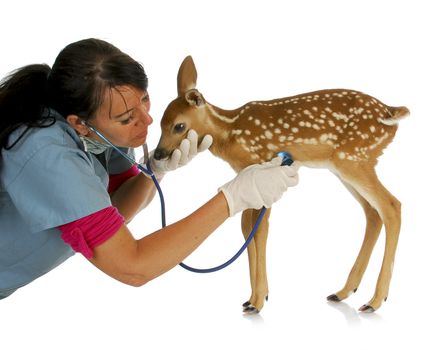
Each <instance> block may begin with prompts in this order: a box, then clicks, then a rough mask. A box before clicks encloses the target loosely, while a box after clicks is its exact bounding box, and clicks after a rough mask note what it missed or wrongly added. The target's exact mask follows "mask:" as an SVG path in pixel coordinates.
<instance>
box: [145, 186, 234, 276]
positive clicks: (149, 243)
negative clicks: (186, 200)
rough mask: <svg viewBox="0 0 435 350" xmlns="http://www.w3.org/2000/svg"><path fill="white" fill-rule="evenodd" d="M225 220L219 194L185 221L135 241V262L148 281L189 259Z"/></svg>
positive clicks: (222, 200) (222, 197) (223, 204)
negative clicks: (141, 267) (136, 247)
mask: <svg viewBox="0 0 435 350" xmlns="http://www.w3.org/2000/svg"><path fill="white" fill-rule="evenodd" d="M228 217H229V212H228V204H227V201H226V199H225V197H224V195H223V194H222V193H219V194H217V195H216V196H215V197H213V198H212V199H211V200H210V201H208V202H207V203H206V204H204V205H203V206H202V207H200V208H199V209H198V210H196V211H195V212H193V213H192V214H190V215H189V216H187V217H186V218H184V219H182V220H180V221H178V222H176V223H174V224H172V225H169V226H167V227H165V228H164V229H161V230H159V231H156V232H154V233H152V234H150V235H148V236H146V237H144V238H142V239H141V240H139V241H138V251H137V252H138V259H139V261H140V264H142V266H143V270H144V271H145V272H146V276H147V277H146V279H147V280H151V279H153V278H155V277H157V276H159V275H161V274H162V273H164V272H166V271H168V270H169V269H171V268H173V267H174V266H176V265H177V264H178V263H180V262H181V261H183V260H184V259H185V258H186V257H187V256H188V255H190V254H191V253H192V252H193V251H194V250H195V249H196V248H197V247H198V246H199V245H200V244H201V243H202V242H204V240H205V239H206V238H207V237H208V236H209V235H210V234H211V233H212V232H213V231H215V230H216V228H218V227H219V226H220V225H221V224H222V223H223V222H224V221H225V220H226V219H227V218H228Z"/></svg>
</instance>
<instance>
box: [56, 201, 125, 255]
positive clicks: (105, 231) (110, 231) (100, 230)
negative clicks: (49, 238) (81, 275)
mask: <svg viewBox="0 0 435 350" xmlns="http://www.w3.org/2000/svg"><path fill="white" fill-rule="evenodd" d="M123 223H124V218H123V217H122V216H121V214H119V212H118V209H116V208H115V207H107V208H104V209H102V210H100V211H97V212H96V213H93V214H91V215H88V216H85V217H84V218H81V219H78V220H76V221H73V222H70V223H68V224H65V225H61V226H59V227H58V228H59V230H60V231H61V232H62V235H61V238H62V239H63V240H64V242H65V243H67V244H69V245H70V246H71V247H72V248H73V250H74V251H75V252H77V253H82V254H83V255H84V256H85V257H86V258H87V259H90V258H92V257H93V256H94V251H93V249H94V248H95V247H97V246H99V245H100V244H103V243H104V242H105V241H107V240H108V239H109V238H110V237H112V236H113V235H114V234H115V233H116V232H117V231H118V230H119V228H120V227H121V226H122V224H123Z"/></svg>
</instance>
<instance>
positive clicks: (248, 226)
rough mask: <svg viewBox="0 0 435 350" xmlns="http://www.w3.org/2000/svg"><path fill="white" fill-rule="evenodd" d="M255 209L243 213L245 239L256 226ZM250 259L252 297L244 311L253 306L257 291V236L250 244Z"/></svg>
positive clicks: (245, 305)
mask: <svg viewBox="0 0 435 350" xmlns="http://www.w3.org/2000/svg"><path fill="white" fill-rule="evenodd" d="M253 211H254V210H253V209H247V210H245V211H244V212H243V213H242V232H243V237H245V240H246V239H248V236H249V234H250V233H251V231H252V227H253V226H254V223H255V220H254V222H253V221H252V218H253ZM248 260H249V277H250V281H251V297H250V298H249V300H248V301H247V302H246V303H244V304H243V305H242V306H243V309H244V310H243V311H247V310H246V309H247V308H249V307H251V306H252V305H251V300H253V299H254V291H255V276H256V271H257V252H256V249H255V237H254V238H253V239H252V241H251V243H250V244H249V245H248Z"/></svg>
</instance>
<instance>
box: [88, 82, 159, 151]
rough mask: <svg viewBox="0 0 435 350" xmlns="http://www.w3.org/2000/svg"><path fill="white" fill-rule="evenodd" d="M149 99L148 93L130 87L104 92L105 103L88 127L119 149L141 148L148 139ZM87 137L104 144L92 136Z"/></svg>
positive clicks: (150, 121) (118, 87)
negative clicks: (94, 129)
mask: <svg viewBox="0 0 435 350" xmlns="http://www.w3.org/2000/svg"><path fill="white" fill-rule="evenodd" d="M149 110H150V99H149V96H148V92H147V91H143V90H140V89H137V88H135V87H132V86H126V85H123V86H117V87H114V88H111V89H110V90H109V91H107V92H106V96H105V98H104V102H103V104H102V106H101V107H100V109H99V110H98V111H97V114H96V117H95V118H93V119H92V120H90V121H89V124H90V125H91V126H93V127H94V128H96V129H97V130H98V131H99V132H101V133H102V134H103V135H104V136H105V137H107V138H108V139H109V140H110V141H111V142H112V143H114V144H115V145H117V146H121V147H133V148H135V147H139V146H142V145H143V144H144V143H145V141H146V138H147V134H148V126H149V125H150V124H151V123H152V122H153V119H152V118H151V116H150V115H149ZM88 136H90V137H92V138H95V139H97V140H99V141H100V142H104V141H103V140H101V139H100V138H99V137H98V136H97V135H95V133H93V132H91V133H90V134H89V135H88Z"/></svg>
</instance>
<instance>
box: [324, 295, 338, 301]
mask: <svg viewBox="0 0 435 350" xmlns="http://www.w3.org/2000/svg"><path fill="white" fill-rule="evenodd" d="M326 300H328V301H334V302H339V301H341V299H340V298H339V297H338V296H337V295H336V294H331V295H330V296H328V297H327V298H326Z"/></svg>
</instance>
